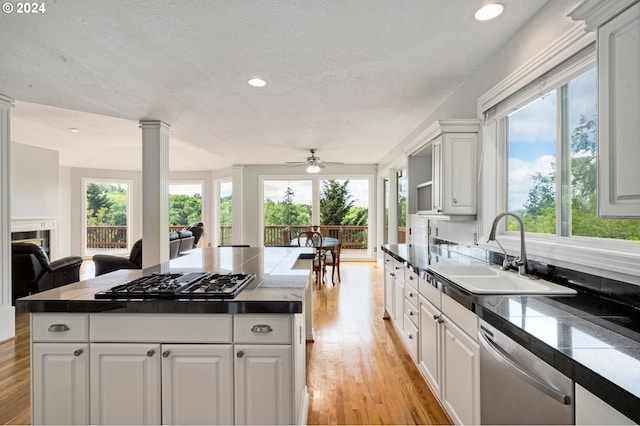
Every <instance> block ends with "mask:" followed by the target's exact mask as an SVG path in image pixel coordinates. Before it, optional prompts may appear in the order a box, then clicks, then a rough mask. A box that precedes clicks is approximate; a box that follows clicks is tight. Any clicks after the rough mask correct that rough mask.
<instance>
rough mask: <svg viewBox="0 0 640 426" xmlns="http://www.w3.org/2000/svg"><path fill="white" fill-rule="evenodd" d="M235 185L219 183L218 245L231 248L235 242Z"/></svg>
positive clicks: (227, 182)
mask: <svg viewBox="0 0 640 426" xmlns="http://www.w3.org/2000/svg"><path fill="white" fill-rule="evenodd" d="M232 190H233V184H232V182H231V181H225V182H220V183H218V224H219V232H218V245H221V246H229V245H231V244H232V242H233V191H232Z"/></svg>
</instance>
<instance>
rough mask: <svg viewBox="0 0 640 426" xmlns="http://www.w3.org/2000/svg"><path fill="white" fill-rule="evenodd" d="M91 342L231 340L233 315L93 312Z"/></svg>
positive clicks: (207, 341) (204, 341) (219, 341)
mask: <svg viewBox="0 0 640 426" xmlns="http://www.w3.org/2000/svg"><path fill="white" fill-rule="evenodd" d="M90 319H91V321H90V324H91V326H90V337H91V341H92V342H140V343H142V342H161V343H231V315H216V314H213V315H208V314H197V315H196V314H194V315H185V314H162V315H161V314H91V317H90Z"/></svg>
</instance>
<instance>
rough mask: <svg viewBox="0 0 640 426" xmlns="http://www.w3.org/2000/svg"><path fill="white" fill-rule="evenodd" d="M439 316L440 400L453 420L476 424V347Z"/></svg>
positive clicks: (478, 361) (477, 403) (478, 373)
mask: <svg viewBox="0 0 640 426" xmlns="http://www.w3.org/2000/svg"><path fill="white" fill-rule="evenodd" d="M443 319H444V323H443V324H442V325H443V329H442V331H443V340H442V403H443V404H444V407H445V408H446V410H447V411H448V413H449V415H451V417H452V419H453V421H454V422H455V423H456V424H479V423H480V347H479V345H478V344H477V343H476V342H475V341H473V340H472V339H471V338H470V337H469V336H467V335H466V334H465V333H464V332H463V331H462V330H460V329H459V328H458V327H457V326H456V325H455V324H453V323H452V322H451V321H450V320H448V319H447V318H446V317H443Z"/></svg>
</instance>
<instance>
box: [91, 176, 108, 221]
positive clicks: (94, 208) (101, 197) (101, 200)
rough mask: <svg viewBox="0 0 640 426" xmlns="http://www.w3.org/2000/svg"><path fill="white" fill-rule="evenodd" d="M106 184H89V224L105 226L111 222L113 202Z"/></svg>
mask: <svg viewBox="0 0 640 426" xmlns="http://www.w3.org/2000/svg"><path fill="white" fill-rule="evenodd" d="M106 193H107V190H106V188H105V185H102V184H97V183H90V184H89V185H88V186H87V225H91V226H105V225H108V224H109V209H110V208H111V204H112V203H111V202H110V201H109V199H108V197H107V194H106Z"/></svg>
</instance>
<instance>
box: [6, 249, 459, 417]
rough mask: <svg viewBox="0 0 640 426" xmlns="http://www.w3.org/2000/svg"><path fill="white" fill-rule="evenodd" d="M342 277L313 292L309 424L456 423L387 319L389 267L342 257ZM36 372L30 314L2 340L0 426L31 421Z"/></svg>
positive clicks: (18, 316) (308, 376)
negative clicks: (386, 274)
mask: <svg viewBox="0 0 640 426" xmlns="http://www.w3.org/2000/svg"><path fill="white" fill-rule="evenodd" d="M88 275H89V274H88ZM341 275H342V283H338V284H337V285H336V286H335V287H333V286H332V285H331V284H329V285H328V286H326V287H323V288H321V289H319V290H318V289H316V290H314V291H315V294H314V296H315V299H314V312H315V314H314V321H315V342H314V343H308V344H307V360H308V364H307V366H308V373H307V382H308V387H309V394H310V406H309V418H308V422H309V424H450V420H449V419H448V417H447V416H446V414H445V413H444V411H443V410H442V408H441V407H440V405H439V404H438V402H437V401H436V399H435V398H434V396H433V395H432V393H431V391H430V390H429V388H428V386H427V385H426V383H425V382H424V380H423V378H422V376H421V375H420V372H419V371H418V369H417V368H416V367H415V364H414V363H413V361H412V360H411V358H410V357H409V354H408V353H407V352H406V350H405V349H404V346H403V345H402V342H401V341H400V339H399V337H398V335H397V334H396V332H395V331H394V329H393V326H392V325H391V324H390V322H389V321H387V320H383V319H382V311H383V309H382V304H383V283H382V279H383V274H382V268H381V267H379V266H378V265H376V264H375V263H371V262H342V263H341ZM29 374H30V372H29V317H28V314H23V313H19V314H16V339H14V340H10V341H8V342H4V343H2V344H0V424H30V422H31V416H30V397H29V392H30V390H29V389H30V378H29Z"/></svg>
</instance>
